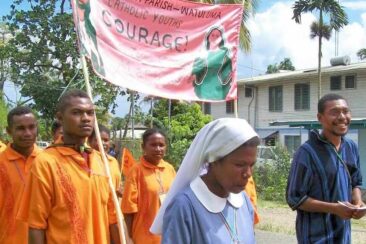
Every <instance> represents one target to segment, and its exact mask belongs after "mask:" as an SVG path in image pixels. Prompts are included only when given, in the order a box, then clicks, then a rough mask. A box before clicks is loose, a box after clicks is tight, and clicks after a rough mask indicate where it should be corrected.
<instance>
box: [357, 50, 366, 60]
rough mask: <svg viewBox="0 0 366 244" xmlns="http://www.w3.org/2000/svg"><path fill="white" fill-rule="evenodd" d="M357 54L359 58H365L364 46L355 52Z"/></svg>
mask: <svg viewBox="0 0 366 244" xmlns="http://www.w3.org/2000/svg"><path fill="white" fill-rule="evenodd" d="M357 56H358V57H359V58H360V59H361V60H364V59H366V48H361V49H360V50H358V52H357Z"/></svg>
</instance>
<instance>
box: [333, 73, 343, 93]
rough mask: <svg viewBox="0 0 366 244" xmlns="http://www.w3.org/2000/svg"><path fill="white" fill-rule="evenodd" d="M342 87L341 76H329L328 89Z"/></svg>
mask: <svg viewBox="0 0 366 244" xmlns="http://www.w3.org/2000/svg"><path fill="white" fill-rule="evenodd" d="M341 88H342V76H340V75H337V76H331V77H330V90H333V91H334V90H340V89H341Z"/></svg>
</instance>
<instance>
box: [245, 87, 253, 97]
mask: <svg viewBox="0 0 366 244" xmlns="http://www.w3.org/2000/svg"><path fill="white" fill-rule="evenodd" d="M252 96H253V90H252V88H250V87H245V97H252Z"/></svg>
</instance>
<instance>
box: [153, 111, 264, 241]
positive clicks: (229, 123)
mask: <svg viewBox="0 0 366 244" xmlns="http://www.w3.org/2000/svg"><path fill="white" fill-rule="evenodd" d="M259 143H260V140H259V137H258V135H257V133H256V132H255V131H254V130H253V128H252V127H251V126H250V125H249V124H248V122H247V121H246V120H243V119H237V118H222V119H217V120H215V121H212V122H210V123H209V124H207V125H206V126H205V127H203V128H202V129H201V130H200V131H199V132H198V134H197V136H196V137H195V139H194V140H193V142H192V144H191V146H190V148H189V149H188V151H187V154H186V155H185V157H184V159H183V162H182V164H181V166H180V168H179V171H178V173H177V177H176V178H175V180H174V182H173V184H172V187H171V189H170V191H169V192H168V195H167V197H166V199H165V201H164V203H163V205H162V206H161V208H160V210H159V212H158V215H157V216H156V218H155V220H154V222H153V225H152V226H151V229H150V231H151V232H153V233H155V234H162V243H163V244H168V243H169V244H171V243H174V244H180V243H182V244H189V243H200V244H201V243H202V244H205V243H207V244H209V243H212V244H218V243H223V244H228V243H235V244H237V243H248V244H251V243H255V238H254V209H253V207H252V204H251V203H250V200H249V197H248V196H247V195H246V193H245V192H244V191H243V189H244V187H245V185H246V184H247V182H248V179H249V178H250V177H251V176H252V173H253V166H254V164H255V162H256V158H257V146H258V145H259Z"/></svg>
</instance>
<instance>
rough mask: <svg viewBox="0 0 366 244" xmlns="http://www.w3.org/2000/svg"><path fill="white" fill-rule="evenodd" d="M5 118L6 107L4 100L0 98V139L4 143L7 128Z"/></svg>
mask: <svg viewBox="0 0 366 244" xmlns="http://www.w3.org/2000/svg"><path fill="white" fill-rule="evenodd" d="M7 116H8V106H7V104H6V103H5V101H4V99H3V98H1V97H0V139H1V141H3V142H4V138H5V137H6V136H7V135H6V126H7V124H8V123H7Z"/></svg>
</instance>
